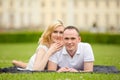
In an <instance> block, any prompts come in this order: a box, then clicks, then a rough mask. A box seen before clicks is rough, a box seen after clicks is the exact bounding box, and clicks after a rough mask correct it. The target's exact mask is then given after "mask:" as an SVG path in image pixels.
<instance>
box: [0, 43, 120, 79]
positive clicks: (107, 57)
mask: <svg viewBox="0 0 120 80" xmlns="http://www.w3.org/2000/svg"><path fill="white" fill-rule="evenodd" d="M91 45H92V48H93V51H94V56H95V65H112V66H115V67H116V68H118V69H119V70H120V52H119V51H120V45H114V44H91ZM37 46H38V45H37V43H14V44H11V43H7V44H2V43H1V44H0V67H9V66H12V64H11V61H12V60H13V59H17V60H22V61H25V62H27V61H28V60H29V58H30V56H31V55H32V54H34V52H35V50H36V48H37ZM0 80H120V74H103V73H55V72H48V73H47V72H45V73H43V72H41V73H12V74H11V73H2V74H0Z"/></svg>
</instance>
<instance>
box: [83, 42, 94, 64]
mask: <svg viewBox="0 0 120 80" xmlns="http://www.w3.org/2000/svg"><path fill="white" fill-rule="evenodd" d="M84 47H85V49H84V62H89V61H94V55H93V50H92V47H91V45H90V44H88V43H86V45H85V46H84Z"/></svg>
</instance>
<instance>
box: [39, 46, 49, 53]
mask: <svg viewBox="0 0 120 80" xmlns="http://www.w3.org/2000/svg"><path fill="white" fill-rule="evenodd" d="M40 48H42V49H44V50H45V51H46V52H47V50H48V47H47V46H45V45H39V46H38V48H37V50H39V49H40Z"/></svg>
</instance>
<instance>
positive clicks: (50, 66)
mask: <svg viewBox="0 0 120 80" xmlns="http://www.w3.org/2000/svg"><path fill="white" fill-rule="evenodd" d="M48 70H51V71H57V64H56V63H54V62H52V61H48Z"/></svg>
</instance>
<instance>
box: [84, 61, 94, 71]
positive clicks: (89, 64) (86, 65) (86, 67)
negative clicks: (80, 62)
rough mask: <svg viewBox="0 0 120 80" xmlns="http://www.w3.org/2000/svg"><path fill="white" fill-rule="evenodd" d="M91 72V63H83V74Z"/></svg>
mask: <svg viewBox="0 0 120 80" xmlns="http://www.w3.org/2000/svg"><path fill="white" fill-rule="evenodd" d="M92 71H93V61H92V62H84V72H92Z"/></svg>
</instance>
